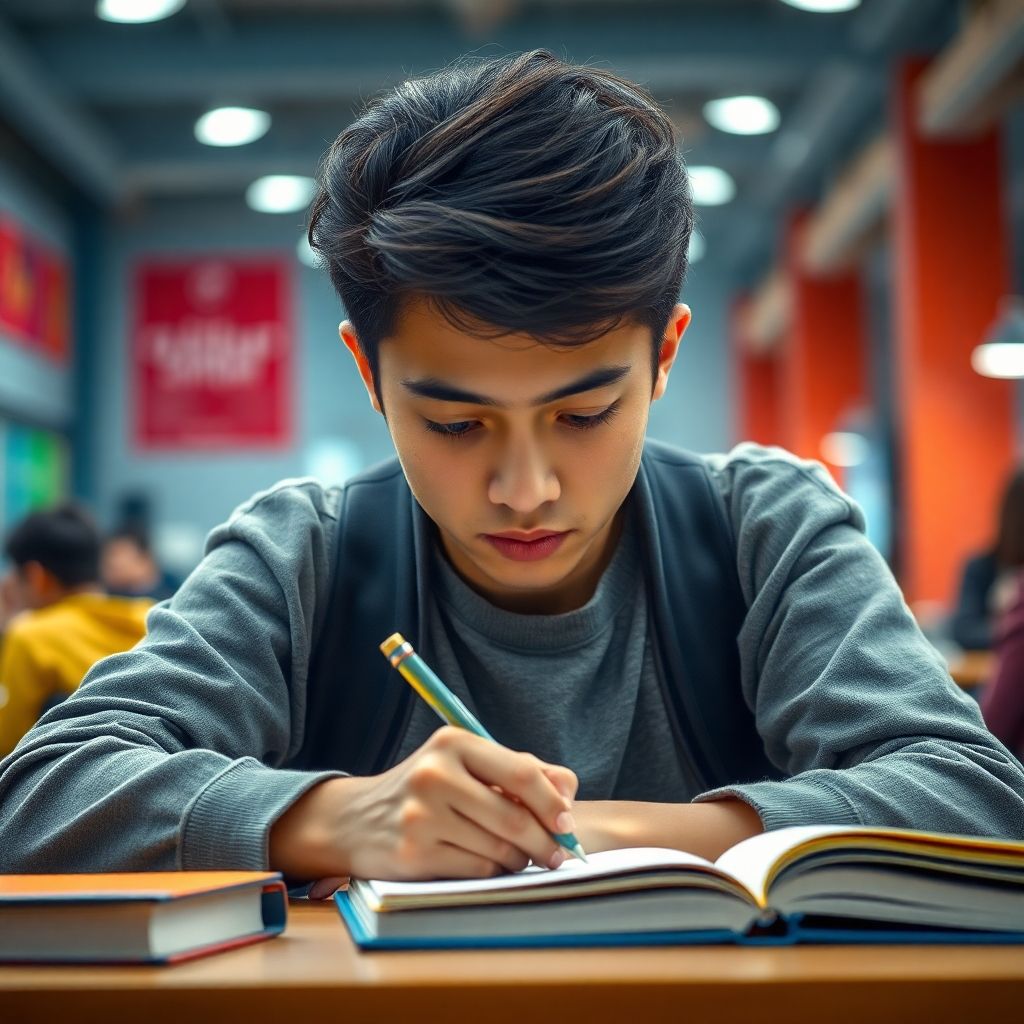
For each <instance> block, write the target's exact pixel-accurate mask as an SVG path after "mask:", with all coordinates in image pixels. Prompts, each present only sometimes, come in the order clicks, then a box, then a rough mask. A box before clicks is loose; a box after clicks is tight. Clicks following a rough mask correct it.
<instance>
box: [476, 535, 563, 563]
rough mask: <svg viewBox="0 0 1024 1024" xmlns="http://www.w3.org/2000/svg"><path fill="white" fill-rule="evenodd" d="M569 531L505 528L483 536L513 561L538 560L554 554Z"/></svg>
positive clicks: (500, 552) (501, 553)
mask: <svg viewBox="0 0 1024 1024" xmlns="http://www.w3.org/2000/svg"><path fill="white" fill-rule="evenodd" d="M569 533H570V531H569V530H531V531H529V532H523V531H521V530H505V531H503V532H502V533H485V534H483V537H484V540H486V541H487V542H488V543H489V544H490V545H491V546H492V547H493V548H494V549H495V550H496V551H497V552H498V554H500V555H504V556H505V558H509V559H511V560H512V561H513V562H538V561H540V560H541V559H542V558H547V557H548V556H549V555H553V554H554V553H555V552H556V551H557V550H558V549H559V548H560V547H561V546H562V541H563V540H565V538H566V537H568V536H569Z"/></svg>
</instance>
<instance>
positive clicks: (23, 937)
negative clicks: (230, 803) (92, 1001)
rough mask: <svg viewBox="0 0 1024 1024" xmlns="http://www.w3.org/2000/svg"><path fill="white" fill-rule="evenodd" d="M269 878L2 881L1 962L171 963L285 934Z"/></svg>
mask: <svg viewBox="0 0 1024 1024" xmlns="http://www.w3.org/2000/svg"><path fill="white" fill-rule="evenodd" d="M287 908H288V901H287V893H286V891H285V886H284V882H283V881H282V879H281V876H280V874H278V873H277V872H267V871H162V872H161V871H154V872H138V873H127V874H79V875H0V961H6V962H14V963H174V962H177V961H180V960H188V959H191V958H193V957H199V956H206V955H207V954H209V953H216V952H219V951H221V950H225V949H233V948H234V947H236V946H245V945H248V944H249V943H251V942H259V941H260V940H262V939H267V938H270V937H272V936H274V935H277V934H279V933H280V932H282V931H284V927H285V922H286V919H287V913H288V909H287Z"/></svg>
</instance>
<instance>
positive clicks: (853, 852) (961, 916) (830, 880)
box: [335, 825, 1024, 949]
mask: <svg viewBox="0 0 1024 1024" xmlns="http://www.w3.org/2000/svg"><path fill="white" fill-rule="evenodd" d="M335 899H336V901H337V904H338V908H339V910H340V911H341V914H342V917H343V918H344V919H345V922H346V924H347V925H348V927H349V930H350V931H351V933H352V936H353V938H354V939H355V941H356V942H357V943H358V945H360V946H361V947H363V948H367V949H424V948H437V947H481V946H585V945H587V946H589V945H656V944H675V943H685V942H744V943H755V942H765V943H792V942H1024V842H1004V841H1000V840H988V839H974V838H970V837H965V836H948V835H939V834H936V833H929V832H912V831H908V830H904V829H890V828H847V827H845V826H833V825H816V826H799V827H795V828H784V829H779V830H777V831H775V832H766V833H764V834H763V835H759V836H755V837H753V838H752V839H746V840H744V841H743V842H742V843H738V844H737V845H736V846H734V847H732V848H731V849H729V850H726V852H725V853H723V854H722V856H721V857H719V858H718V860H717V861H715V862H714V863H712V862H711V861H707V860H704V859H703V858H701V857H696V856H694V855H692V854H689V853H683V852H681V851H679V850H663V849H647V848H641V849H630V850H613V851H609V852H607V853H597V854H592V855H591V856H590V863H589V864H583V863H581V862H579V861H576V860H570V861H567V862H566V863H565V864H563V865H562V866H561V867H560V868H558V869H557V870H556V871H547V870H544V869H541V868H534V867H530V868H527V869H526V870H525V871H521V872H519V873H517V874H513V875H505V876H502V877H499V878H488V879H473V880H469V881H440V882H384V881H364V880H358V879H357V880H353V882H352V884H351V885H350V886H349V889H348V891H347V892H339V893H338V894H337V895H336V897H335Z"/></svg>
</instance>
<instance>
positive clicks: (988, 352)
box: [971, 341, 1024, 380]
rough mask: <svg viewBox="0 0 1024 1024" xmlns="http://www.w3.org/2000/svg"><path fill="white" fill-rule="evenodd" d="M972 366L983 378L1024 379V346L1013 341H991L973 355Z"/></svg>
mask: <svg viewBox="0 0 1024 1024" xmlns="http://www.w3.org/2000/svg"><path fill="white" fill-rule="evenodd" d="M971 366H973V367H974V372H975V373H980V374H981V375H982V376H983V377H1001V378H1003V379H1005V380H1013V379H1015V378H1018V377H1024V345H1022V344H1020V342H1012V341H990V342H989V343H988V344H986V345H979V346H978V347H977V348H976V349H975V350H974V351H973V352H972V353H971Z"/></svg>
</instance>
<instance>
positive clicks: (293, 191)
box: [245, 174, 316, 213]
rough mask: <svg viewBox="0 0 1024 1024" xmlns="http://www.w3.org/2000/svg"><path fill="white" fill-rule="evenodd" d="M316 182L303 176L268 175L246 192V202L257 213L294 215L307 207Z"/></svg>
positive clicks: (259, 179)
mask: <svg viewBox="0 0 1024 1024" xmlns="http://www.w3.org/2000/svg"><path fill="white" fill-rule="evenodd" d="M315 189H316V182H315V181H314V180H313V179H312V178H307V177H305V176H304V175H301V174H268V175H267V176H266V177H265V178H257V179H256V180H255V181H254V182H253V183H252V184H251V185H250V186H249V187H248V188H247V189H246V190H245V201H246V202H247V203H248V204H249V208H250V209H252V210H255V211H256V212H257V213H294V212H295V211H296V210H302V209H304V208H305V207H307V206H308V205H309V203H310V200H311V199H312V198H313V192H314V191H315Z"/></svg>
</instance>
